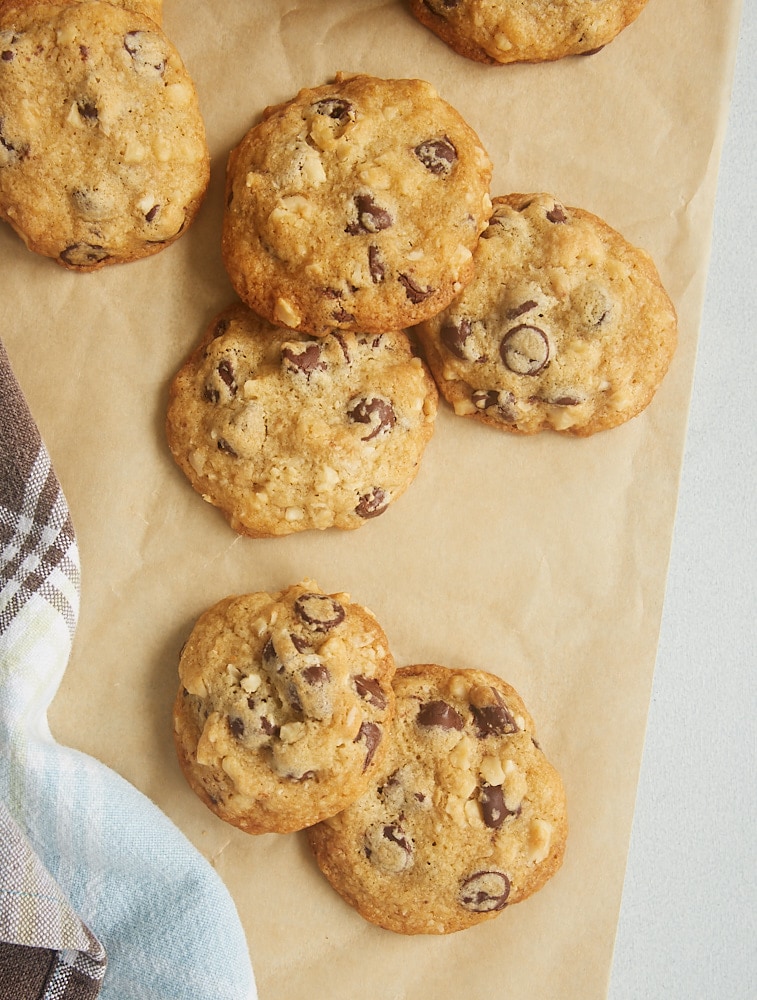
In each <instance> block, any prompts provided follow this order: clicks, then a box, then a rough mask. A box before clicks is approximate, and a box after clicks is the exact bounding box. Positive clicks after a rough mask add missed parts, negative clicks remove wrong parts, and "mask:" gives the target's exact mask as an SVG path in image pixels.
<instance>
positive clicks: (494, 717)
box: [471, 689, 518, 739]
mask: <svg viewBox="0 0 757 1000" xmlns="http://www.w3.org/2000/svg"><path fill="white" fill-rule="evenodd" d="M492 690H493V689H492ZM494 693H495V695H496V694H497V692H496V691H495V692H494ZM498 700H499V697H498ZM471 712H472V713H473V719H474V721H475V723H476V728H477V729H478V735H479V736H480V737H481V739H484V738H485V737H486V736H504V735H507V734H509V733H517V732H518V726H517V725H516V723H515V719H514V718H513V716H512V713H511V712H510V710H509V709H508V707H507V705H505V704H503V703H502V702H501V701H500V703H499V704H498V705H482V706H476V705H471Z"/></svg>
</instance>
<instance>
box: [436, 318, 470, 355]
mask: <svg viewBox="0 0 757 1000" xmlns="http://www.w3.org/2000/svg"><path fill="white" fill-rule="evenodd" d="M470 335H471V322H470V320H469V319H461V320H458V321H457V322H456V323H455V322H452V321H451V320H448V321H447V322H446V323H444V324H443V325H442V328H441V329H440V331H439V338H440V339H441V342H442V343H443V344H444V346H445V347H446V348H447V350H448V351H449V352H450V354H454V355H455V357H456V358H460V359H461V360H463V361H466V360H467V355H466V353H465V342H466V340H467V339H468V337H470Z"/></svg>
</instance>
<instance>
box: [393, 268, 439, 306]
mask: <svg viewBox="0 0 757 1000" xmlns="http://www.w3.org/2000/svg"><path fill="white" fill-rule="evenodd" d="M397 280H398V281H399V283H400V284H401V285H402V286H403V287H404V289H405V295H407V297H408V298H409V299H410V301H411V302H412V303H413V305H416V306H417V305H418V304H419V303H421V302H424V301H425V300H426V299H427V298H428V297H429V296H430V295H433V294H434V289H433V288H421V286H420V285H419V284H418V282H417V281H414V280H413V279H412V278H411V277H410V276H409V275H407V274H399V275H398V276H397Z"/></svg>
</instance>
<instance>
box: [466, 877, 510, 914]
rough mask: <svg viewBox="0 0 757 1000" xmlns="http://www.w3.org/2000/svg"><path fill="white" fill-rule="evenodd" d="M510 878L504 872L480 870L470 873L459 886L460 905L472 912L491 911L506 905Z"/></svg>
mask: <svg viewBox="0 0 757 1000" xmlns="http://www.w3.org/2000/svg"><path fill="white" fill-rule="evenodd" d="M509 895H510V879H509V878H508V877H507V875H505V873H504V872H497V871H480V872H474V874H473V875H470V876H469V877H468V878H467V879H465V881H464V882H463V884H462V885H461V887H460V895H459V897H458V898H459V900H460V905H461V906H464V907H465V909H466V910H472V911H473V912H474V913H492V912H494V911H495V910H502V909H504V907H505V906H506V905H507V897H508V896H509Z"/></svg>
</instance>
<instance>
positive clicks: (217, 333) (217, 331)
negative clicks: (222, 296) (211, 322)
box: [213, 317, 231, 340]
mask: <svg viewBox="0 0 757 1000" xmlns="http://www.w3.org/2000/svg"><path fill="white" fill-rule="evenodd" d="M230 326H231V320H230V319H226V318H225V317H224V318H223V319H219V320H218V322H217V323H216V325H215V326H214V327H213V340H215V339H216V338H217V337H222V336H223V335H224V333H226V331H227V330H228V329H229V327H230Z"/></svg>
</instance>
